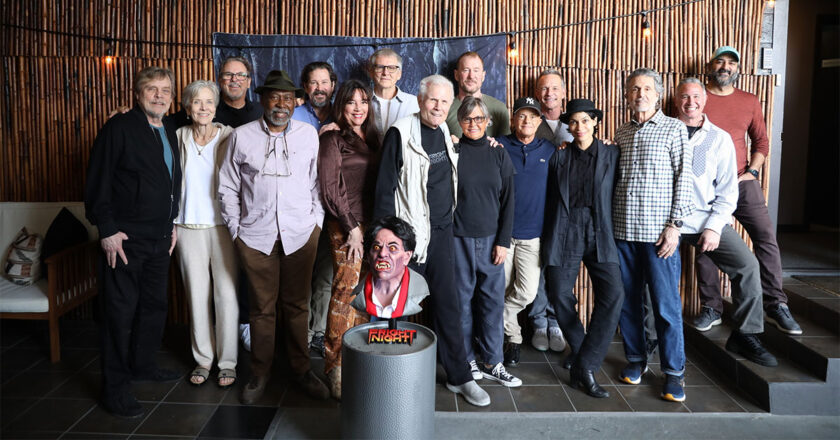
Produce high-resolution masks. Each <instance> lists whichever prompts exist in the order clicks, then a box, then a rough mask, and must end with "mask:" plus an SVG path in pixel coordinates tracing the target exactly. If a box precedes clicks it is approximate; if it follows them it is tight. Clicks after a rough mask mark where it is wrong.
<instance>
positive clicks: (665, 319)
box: [613, 69, 693, 402]
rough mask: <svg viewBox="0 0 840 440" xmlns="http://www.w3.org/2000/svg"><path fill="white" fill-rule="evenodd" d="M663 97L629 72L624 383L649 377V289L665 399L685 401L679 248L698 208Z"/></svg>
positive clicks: (642, 76) (616, 218)
mask: <svg viewBox="0 0 840 440" xmlns="http://www.w3.org/2000/svg"><path fill="white" fill-rule="evenodd" d="M662 92H663V86H662V77H660V76H659V74H658V73H656V72H655V71H653V70H650V69H637V70H635V71H634V72H633V73H631V74H630V76H629V77H628V78H627V82H626V83H625V98H626V99H627V104H628V106H629V107H630V109H631V110H632V112H633V117H632V119H631V120H630V122H628V123H626V124H624V125H622V126H621V127H619V129H618V131H617V132H616V135H615V141H616V143H617V144H618V146H619V148H620V149H621V158H620V159H619V163H618V176H617V181H616V185H615V194H614V196H613V222H614V225H615V239H616V245H617V247H618V256H619V262H620V264H621V276H622V281H623V282H624V293H625V299H624V306H623V307H622V310H621V318H620V320H619V325H620V326H621V334H622V338H623V339H624V353H625V356H626V357H627V361H628V364H627V366H626V367H625V368H624V370H622V372H621V380H623V381H625V382H627V383H630V384H634V385H635V384H639V383H640V382H641V379H642V374H644V372H645V371H647V354H646V350H645V348H646V342H645V332H644V323H643V321H644V311H643V309H642V304H643V302H644V287H645V284H646V283H647V285H648V288H649V290H650V295H651V299H652V302H653V313H654V317H655V318H656V319H655V320H656V332H657V334H658V336H659V354H660V359H661V362H662V363H661V367H662V372H663V373H665V377H666V380H665V384H664V388H663V391H662V398H664V399H665V400H671V401H676V402H682V401H683V400H685V392H684V391H683V385H684V380H683V379H684V374H685V348H684V344H683V324H682V302H681V301H680V292H679V281H680V255H679V244H680V228H681V227H682V219H683V218H684V217H686V216H688V214H690V213H691V210H692V207H693V205H692V183H691V180H690V175H689V173H688V169H689V168H690V167H691V150H690V149H689V148H688V132H687V131H686V128H685V124H683V123H682V122H680V121H679V120H677V119H673V118H669V117H667V116H665V115H664V114H663V113H662V111H661V110H660V109H659V107H660V103H661V100H662ZM684 171H685V172H684Z"/></svg>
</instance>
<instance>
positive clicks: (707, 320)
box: [691, 306, 723, 332]
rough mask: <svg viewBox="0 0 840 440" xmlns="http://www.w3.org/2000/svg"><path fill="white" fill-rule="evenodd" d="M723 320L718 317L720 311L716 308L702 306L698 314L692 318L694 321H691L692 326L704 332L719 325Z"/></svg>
mask: <svg viewBox="0 0 840 440" xmlns="http://www.w3.org/2000/svg"><path fill="white" fill-rule="evenodd" d="M722 322H723V320H721V319H720V313H718V312H717V310H715V309H713V308H711V307H706V306H703V309H702V310H700V314H699V315H697V317H696V318H694V321H693V322H692V323H691V325H692V327H694V328H696V329H697V330H700V331H701V332H705V331H708V330H711V328H712V327H713V326H716V325H720V324H721V323H722Z"/></svg>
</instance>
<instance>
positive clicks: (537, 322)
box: [528, 269, 560, 330]
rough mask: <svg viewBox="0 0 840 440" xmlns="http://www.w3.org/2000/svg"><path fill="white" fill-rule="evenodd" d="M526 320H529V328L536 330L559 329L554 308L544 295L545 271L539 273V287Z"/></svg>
mask: <svg viewBox="0 0 840 440" xmlns="http://www.w3.org/2000/svg"><path fill="white" fill-rule="evenodd" d="M528 319H530V320H531V327H532V328H533V329H534V330H536V329H540V328H560V325H559V324H557V317H556V315H555V314H554V306H553V305H552V304H551V302H549V301H548V296H547V295H546V294H545V269H543V270H541V271H540V287H539V288H538V289H537V296H536V297H535V298H534V302H532V303H531V310H530V311H528Z"/></svg>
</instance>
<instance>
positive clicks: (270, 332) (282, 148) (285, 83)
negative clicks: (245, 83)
mask: <svg viewBox="0 0 840 440" xmlns="http://www.w3.org/2000/svg"><path fill="white" fill-rule="evenodd" d="M256 92H257V93H258V94H259V95H260V103H261V104H262V107H263V111H264V114H263V117H262V118H260V119H258V120H256V121H254V122H251V123H248V124H245V125H243V126H241V127H239V128H237V129H236V130H235V131H234V132H233V134H231V135H230V138H229V141H228V151H227V158H226V160H225V162H224V164H223V165H222V169H221V170H220V172H219V201H220V203H221V211H222V218H223V219H224V221H225V224H226V225H227V227H228V229H229V230H230V234H231V237H232V238H233V239H234V244H235V246H236V249H237V251H238V253H239V257H240V261H241V263H242V267H243V268H244V269H245V273H246V274H247V276H248V280H249V281H250V282H251V285H252V289H251V290H250V292H249V300H250V306H251V307H250V321H251V370H252V376H251V380H250V381H249V382H248V384H247V385H246V386H245V388H244V389H243V390H242V395H241V401H242V403H244V404H252V403H254V402H255V401H257V400H258V399H259V398H260V397H261V396H262V394H263V393H264V391H265V387H266V385H267V383H268V379H269V376H270V373H271V364H272V361H273V360H274V347H275V321H276V319H277V315H278V311H277V309H278V308H279V309H280V313H279V315H280V316H281V319H282V322H281V326H282V329H283V332H284V334H285V345H286V354H287V358H288V359H289V363H290V365H291V371H292V374H293V379H294V380H296V381H297V383H298V384H299V385H300V387H301V388H302V389H303V390H304V391H305V392H306V393H307V394H309V395H310V396H312V397H314V398H317V399H327V398H328V397H329V390H328V389H327V387H326V385H324V383H323V382H322V381H321V380H320V379H319V378H318V377H317V376H316V375H315V374H314V373H313V372H312V369H311V368H310V362H309V349H308V345H307V328H308V320H309V301H310V296H311V284H310V280H311V278H312V267H313V263H314V261H315V253H316V248H317V244H318V236H319V234H320V233H321V224H322V222H323V219H324V210H323V208H322V206H321V199H320V194H319V190H318V175H317V162H318V133H317V131H315V128H313V127H312V126H311V125H310V124H307V123H303V122H300V121H293V120H292V115H293V114H294V111H295V98H296V97H302V96H303V90H302V89H299V88H297V87H295V85H294V83H292V81H291V79H290V78H289V76H288V74H286V72H283V71H279V70H273V71H271V72H270V73H269V74H268V77H267V78H266V80H265V84H263V85H262V86H261V87H258V88H257V90H256Z"/></svg>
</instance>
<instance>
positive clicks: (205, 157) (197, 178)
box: [175, 130, 224, 226]
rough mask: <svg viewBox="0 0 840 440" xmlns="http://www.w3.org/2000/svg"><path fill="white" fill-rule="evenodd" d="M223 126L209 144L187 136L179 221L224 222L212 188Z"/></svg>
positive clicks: (204, 223)
mask: <svg viewBox="0 0 840 440" xmlns="http://www.w3.org/2000/svg"><path fill="white" fill-rule="evenodd" d="M221 132H222V130H216V135H215V136H214V137H213V139H211V140H210V142H208V143H207V145H204V146H201V145H198V144H196V143H195V139H194V138H193V137H192V136H187V137H186V139H185V140H184V143H185V146H186V154H187V158H186V161H185V166H184V170H183V171H184V185H185V188H184V195H183V197H184V201H183V210H182V211H181V212H180V214H179V215H178V218H177V219H176V220H175V223H176V224H182V225H195V226H198V225H202V226H217V225H223V224H224V221H223V220H222V214H221V211H220V209H219V202H218V200H216V197H215V195H216V189H215V188H213V182H215V179H214V174H215V173H216V164H215V161H216V145H217V144H218V143H219V135H220V134H221Z"/></svg>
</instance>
